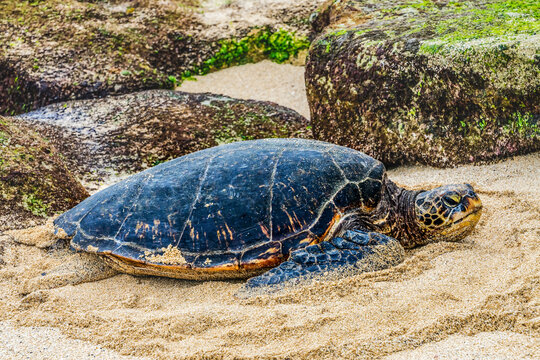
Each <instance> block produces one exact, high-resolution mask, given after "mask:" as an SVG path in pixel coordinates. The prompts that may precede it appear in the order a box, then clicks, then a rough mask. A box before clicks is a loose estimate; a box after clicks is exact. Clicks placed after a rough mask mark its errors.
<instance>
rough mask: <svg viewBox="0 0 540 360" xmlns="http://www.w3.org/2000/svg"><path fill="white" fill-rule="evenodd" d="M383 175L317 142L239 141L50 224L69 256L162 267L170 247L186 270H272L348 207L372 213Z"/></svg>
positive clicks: (109, 193) (352, 154)
mask: <svg viewBox="0 0 540 360" xmlns="http://www.w3.org/2000/svg"><path fill="white" fill-rule="evenodd" d="M384 174H385V169H384V166H383V165H382V164H381V163H380V162H379V161H377V160H375V159H373V158H371V157H369V156H367V155H365V154H363V153H361V152H358V151H355V150H352V149H348V148H345V147H341V146H337V145H332V144H328V143H323V142H319V141H312V140H298V139H267V140H256V141H245V142H238V143H233V144H227V145H222V146H218V147H215V148H211V149H207V150H203V151H198V152H196V153H193V154H189V155H186V156H183V157H180V158H178V159H175V160H172V161H169V162H167V163H164V164H161V165H159V166H156V167H154V168H151V169H149V170H146V171H144V172H141V173H139V174H136V175H133V176H131V177H129V178H127V179H125V180H124V181H121V182H119V183H117V184H115V185H113V186H111V187H109V188H107V189H105V190H103V191H100V192H98V193H96V194H95V195H93V196H91V197H90V198H88V199H86V200H85V201H83V202H82V203H80V204H79V205H78V206H76V207H75V208H73V209H71V210H70V211H68V212H66V213H64V214H63V215H61V216H60V217H59V218H58V219H57V220H56V221H55V225H56V226H57V227H58V228H62V229H64V230H65V231H66V233H67V234H68V235H70V236H73V239H72V246H73V247H74V248H76V249H79V250H85V251H91V252H96V253H99V254H106V255H113V256H117V257H120V258H124V259H130V260H136V261H138V262H141V263H145V264H148V263H151V264H155V265H170V264H171V263H170V262H168V261H167V259H165V257H163V256H161V257H160V255H162V254H164V253H165V252H166V250H165V249H167V248H169V250H170V249H174V250H175V251H176V253H177V254H181V257H182V258H183V259H185V263H183V265H182V266H184V267H185V268H197V269H204V268H206V269H211V268H213V269H216V268H222V267H228V268H231V267H232V268H236V269H245V268H249V267H252V268H261V267H271V266H275V265H277V264H278V263H279V262H281V261H283V260H284V259H286V258H287V256H288V254H289V253H290V252H291V250H294V249H297V248H300V247H304V246H306V245H308V244H309V243H316V242H319V241H321V240H324V238H325V237H326V236H328V234H329V233H331V231H332V229H335V227H336V225H337V223H338V222H339V220H340V219H342V218H343V217H344V216H346V214H347V213H349V212H350V211H352V210H353V209H354V210H355V211H362V212H370V211H372V210H373V208H374V207H375V206H376V205H377V203H378V202H379V200H380V198H381V193H382V188H383V186H382V182H383V177H384ZM155 255H157V257H156V256H155Z"/></svg>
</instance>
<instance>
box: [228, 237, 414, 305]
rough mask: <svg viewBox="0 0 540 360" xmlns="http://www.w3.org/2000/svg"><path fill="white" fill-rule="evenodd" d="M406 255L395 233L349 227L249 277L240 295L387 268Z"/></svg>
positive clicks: (262, 292)
mask: <svg viewBox="0 0 540 360" xmlns="http://www.w3.org/2000/svg"><path fill="white" fill-rule="evenodd" d="M403 257H404V249H403V247H402V246H401V244H400V243H399V241H398V240H396V239H394V238H392V237H389V236H386V235H382V234H380V233H376V232H367V231H364V230H347V231H345V233H343V235H342V236H340V237H335V238H333V239H332V240H330V241H325V242H322V243H320V244H316V245H310V246H308V247H306V248H304V249H298V250H295V251H293V252H292V253H291V255H290V257H289V259H288V260H287V261H285V262H283V263H282V264H281V265H279V266H278V267H276V268H274V269H272V270H270V271H268V272H266V273H264V274H262V275H259V276H256V277H253V278H251V279H249V280H248V281H247V282H246V284H245V285H244V286H243V287H242V288H241V289H240V290H239V292H238V293H237V294H236V295H237V296H239V297H249V296H253V295H259V294H268V293H273V292H276V291H278V290H281V289H283V288H285V287H287V286H291V285H293V286H294V285H298V284H302V283H305V282H306V281H310V280H314V279H317V278H321V277H325V278H339V277H343V276H347V275H355V274H359V273H363V272H369V271H377V270H383V269H386V268H389V267H391V266H395V265H397V264H399V263H401V262H402V261H403Z"/></svg>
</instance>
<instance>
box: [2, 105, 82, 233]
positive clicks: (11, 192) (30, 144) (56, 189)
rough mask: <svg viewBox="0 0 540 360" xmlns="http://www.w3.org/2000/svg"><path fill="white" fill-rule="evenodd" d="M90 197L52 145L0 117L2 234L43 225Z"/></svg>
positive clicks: (25, 128)
mask: <svg viewBox="0 0 540 360" xmlns="http://www.w3.org/2000/svg"><path fill="white" fill-rule="evenodd" d="M87 196H88V193H87V191H86V190H85V189H84V188H83V187H82V185H81V184H80V183H79V182H78V181H77V180H76V179H75V178H74V177H73V175H71V173H70V172H69V171H68V169H67V167H66V165H65V163H64V161H63V160H62V157H61V156H60V155H59V154H58V152H57V151H56V150H55V149H54V148H53V147H52V146H51V145H50V144H49V143H47V142H45V141H44V140H43V139H42V138H41V137H39V136H38V134H36V133H35V132H34V131H32V130H31V129H30V128H28V127H27V126H24V125H22V124H20V123H17V122H14V119H10V118H6V117H1V116H0V232H1V231H4V230H7V229H14V228H23V227H26V226H30V225H33V224H38V223H42V222H44V221H45V218H46V217H47V216H52V215H54V214H56V213H62V212H64V211H66V210H68V209H70V208H72V207H73V206H75V205H77V204H78V203H79V202H80V201H82V200H83V199H85V198H86V197H87Z"/></svg>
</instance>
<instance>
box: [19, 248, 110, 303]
mask: <svg viewBox="0 0 540 360" xmlns="http://www.w3.org/2000/svg"><path fill="white" fill-rule="evenodd" d="M116 274H118V272H117V271H115V270H113V269H112V268H111V267H110V266H109V265H107V264H106V263H105V262H104V261H103V259H102V258H101V257H100V256H97V255H94V254H86V253H76V254H73V256H71V257H70V259H69V260H68V261H66V262H65V263H63V264H62V265H60V266H58V267H56V268H54V269H52V270H51V271H47V272H44V273H42V274H41V275H39V276H36V277H34V278H32V279H30V280H28V281H27V282H26V283H25V284H24V286H23V289H24V290H23V292H24V293H25V294H29V293H31V292H33V291H36V290H45V289H54V288H59V287H62V286H66V285H77V284H82V283H85V282H92V281H98V280H102V279H106V278H109V277H112V276H114V275H116Z"/></svg>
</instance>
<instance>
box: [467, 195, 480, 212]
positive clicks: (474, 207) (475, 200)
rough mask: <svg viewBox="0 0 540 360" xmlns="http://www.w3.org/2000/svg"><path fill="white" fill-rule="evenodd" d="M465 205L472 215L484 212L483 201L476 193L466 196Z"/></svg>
mask: <svg viewBox="0 0 540 360" xmlns="http://www.w3.org/2000/svg"><path fill="white" fill-rule="evenodd" d="M463 203H464V205H465V208H466V209H467V210H468V211H467V212H468V213H470V214H472V213H475V212H479V211H481V210H482V201H481V200H480V198H479V197H478V195H476V193H475V192H474V191H472V192H471V193H469V194H467V195H466V196H465V199H463Z"/></svg>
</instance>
